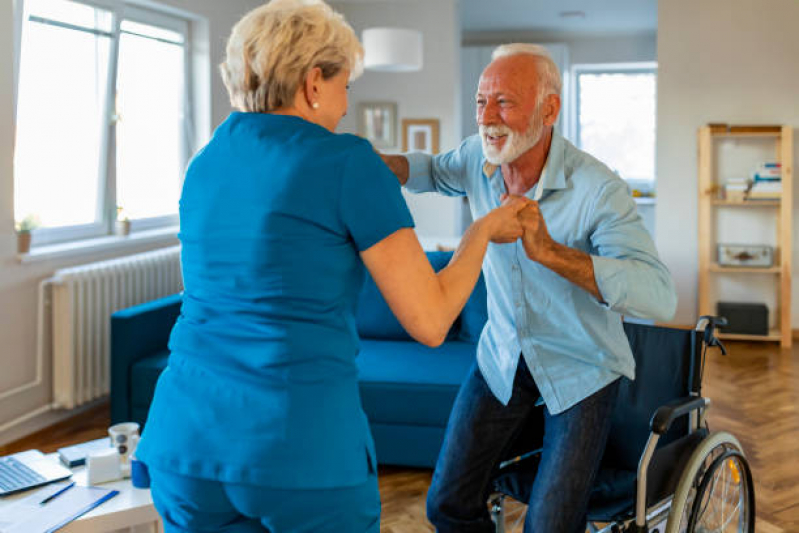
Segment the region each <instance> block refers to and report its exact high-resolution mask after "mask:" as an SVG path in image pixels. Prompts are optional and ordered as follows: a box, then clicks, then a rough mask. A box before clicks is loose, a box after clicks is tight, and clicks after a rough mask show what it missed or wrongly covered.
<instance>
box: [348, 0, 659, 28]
mask: <svg viewBox="0 0 799 533" xmlns="http://www.w3.org/2000/svg"><path fill="white" fill-rule="evenodd" d="M337 1H345V2H363V3H375V2H391V1H394V2H399V3H402V2H407V1H413V0H337ZM416 1H418V0H416ZM423 1H426V2H435V1H437V0H423ZM460 6H461V28H462V29H463V30H464V31H498V30H542V31H567V32H575V33H584V32H585V33H615V32H625V33H627V32H646V31H656V30H657V11H658V7H657V6H658V4H657V0H460ZM563 11H582V12H584V13H585V18H574V17H571V18H564V17H561V16H560V15H559V14H560V13H561V12H563Z"/></svg>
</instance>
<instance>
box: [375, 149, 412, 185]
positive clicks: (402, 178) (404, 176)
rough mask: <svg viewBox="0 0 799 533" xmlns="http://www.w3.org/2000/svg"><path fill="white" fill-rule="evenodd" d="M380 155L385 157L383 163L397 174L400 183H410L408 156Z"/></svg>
mask: <svg viewBox="0 0 799 533" xmlns="http://www.w3.org/2000/svg"><path fill="white" fill-rule="evenodd" d="M380 157H381V158H382V159H383V163H385V164H386V166H387V167H388V168H389V170H391V172H393V173H394V175H395V176H397V179H398V180H399V182H400V185H405V184H406V183H408V177H409V176H410V167H409V165H408V158H407V157H405V156H404V155H385V154H380Z"/></svg>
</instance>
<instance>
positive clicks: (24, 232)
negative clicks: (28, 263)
mask: <svg viewBox="0 0 799 533" xmlns="http://www.w3.org/2000/svg"><path fill="white" fill-rule="evenodd" d="M40 225H41V224H40V222H39V217H37V216H36V215H28V216H26V217H25V218H23V219H22V220H21V221H17V223H16V230H17V253H20V254H27V253H28V252H30V251H31V232H32V231H33V230H35V229H36V228H38V227H39V226H40Z"/></svg>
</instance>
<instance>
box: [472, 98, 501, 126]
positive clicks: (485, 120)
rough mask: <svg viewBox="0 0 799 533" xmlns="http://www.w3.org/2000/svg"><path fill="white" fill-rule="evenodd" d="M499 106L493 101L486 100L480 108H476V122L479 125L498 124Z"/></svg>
mask: <svg viewBox="0 0 799 533" xmlns="http://www.w3.org/2000/svg"><path fill="white" fill-rule="evenodd" d="M499 122H501V121H500V119H499V106H498V105H497V104H495V103H493V102H486V103H485V105H484V106H483V107H482V108H478V109H477V124H478V125H480V126H490V125H492V124H498V123H499Z"/></svg>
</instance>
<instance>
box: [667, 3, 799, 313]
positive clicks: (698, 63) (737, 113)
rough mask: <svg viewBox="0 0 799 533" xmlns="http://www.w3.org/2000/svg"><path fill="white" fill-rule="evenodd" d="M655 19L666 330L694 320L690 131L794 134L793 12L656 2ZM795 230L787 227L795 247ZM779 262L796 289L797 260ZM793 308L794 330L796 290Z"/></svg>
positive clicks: (798, 15)
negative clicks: (787, 130)
mask: <svg viewBox="0 0 799 533" xmlns="http://www.w3.org/2000/svg"><path fill="white" fill-rule="evenodd" d="M658 18H659V24H658V45H657V49H658V64H659V72H658V131H657V139H658V140H657V143H658V144H657V157H658V163H657V176H658V189H657V191H658V201H659V208H658V210H657V223H656V227H657V242H658V247H659V249H660V252H661V254H662V256H663V258H664V259H665V261H666V263H667V264H668V266H669V268H670V269H671V272H672V274H673V276H674V278H675V281H676V282H677V289H678V292H679V297H680V301H679V306H678V309H677V315H676V317H675V319H674V322H675V323H680V324H690V323H693V322H694V321H695V319H696V313H697V268H698V260H697V253H698V251H697V226H696V225H697V142H696V132H697V128H699V127H700V126H702V125H705V124H707V123H709V122H726V123H732V124H735V123H739V124H790V125H794V126H796V125H799V62H797V59H796V58H797V56H799V31H797V21H799V2H796V1H795V0H770V1H769V2H754V1H752V0H702V1H701V2H696V1H694V0H669V1H662V2H659V6H658ZM794 159H795V160H796V161H799V151H797V149H796V147H794ZM745 170H748V168H747V169H745ZM796 174H797V173H796V168H794V179H797V175H796ZM794 194H796V192H795V193H794ZM796 203H797V200H796V198H794V204H795V205H796ZM798 230H799V228H797V227H796V223H794V229H793V232H794V240H796V238H797V235H799V231H798ZM793 248H795V246H794V247H793ZM786 252H788V253H793V254H794V255H793V257H794V265H795V266H794V279H795V280H797V279H799V277H797V276H796V270H797V268H799V257H797V256H796V254H795V252H794V251H793V250H790V251H786ZM792 307H793V316H792V318H793V327H794V328H796V327H797V325H799V312H797V311H799V283H796V282H794V287H793V306H792Z"/></svg>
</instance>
